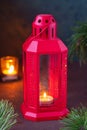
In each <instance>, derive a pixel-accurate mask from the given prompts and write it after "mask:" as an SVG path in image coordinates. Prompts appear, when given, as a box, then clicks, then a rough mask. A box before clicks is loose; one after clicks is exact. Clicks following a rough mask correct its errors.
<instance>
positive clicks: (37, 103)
mask: <svg viewBox="0 0 87 130" xmlns="http://www.w3.org/2000/svg"><path fill="white" fill-rule="evenodd" d="M32 26H33V33H32V36H30V37H29V38H28V39H27V40H26V41H25V43H24V45H23V67H24V74H23V76H24V102H23V104H22V113H23V115H24V117H25V118H26V119H29V120H53V119H59V118H61V117H63V116H65V115H66V114H67V113H68V109H67V108H66V97H67V52H68V50H67V47H66V46H65V45H64V43H63V42H62V41H61V40H60V39H59V38H57V37H56V22H55V19H54V18H53V16H52V15H49V14H45V15H44V14H43V15H38V16H37V17H36V19H35V21H34V22H33V24H32Z"/></svg>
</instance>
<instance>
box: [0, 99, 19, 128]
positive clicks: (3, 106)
mask: <svg viewBox="0 0 87 130" xmlns="http://www.w3.org/2000/svg"><path fill="white" fill-rule="evenodd" d="M17 116H18V115H17V113H15V112H14V107H13V105H12V103H10V102H9V101H8V100H3V99H2V100H1V101H0V130H10V128H11V127H12V126H13V125H14V124H15V123H16V122H17V120H16V117H17Z"/></svg>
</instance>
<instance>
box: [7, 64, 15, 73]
mask: <svg viewBox="0 0 87 130" xmlns="http://www.w3.org/2000/svg"><path fill="white" fill-rule="evenodd" d="M13 71H14V66H13V65H11V66H10V68H9V70H8V72H9V73H10V74H11V73H12V72H13Z"/></svg>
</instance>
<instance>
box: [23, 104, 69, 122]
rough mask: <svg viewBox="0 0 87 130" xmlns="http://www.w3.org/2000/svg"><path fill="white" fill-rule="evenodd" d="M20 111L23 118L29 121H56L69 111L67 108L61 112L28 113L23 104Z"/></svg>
mask: <svg viewBox="0 0 87 130" xmlns="http://www.w3.org/2000/svg"><path fill="white" fill-rule="evenodd" d="M21 110H22V113H23V116H24V118H25V119H27V120H31V121H45V120H58V119H62V118H63V117H65V116H66V115H67V114H68V113H69V110H68V109H67V108H65V109H63V110H62V111H51V112H40V113H39V112H38V113H35V112H31V111H28V109H27V108H26V107H25V105H24V104H22V107H21Z"/></svg>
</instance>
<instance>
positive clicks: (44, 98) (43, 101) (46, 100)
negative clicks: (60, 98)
mask: <svg viewBox="0 0 87 130" xmlns="http://www.w3.org/2000/svg"><path fill="white" fill-rule="evenodd" d="M52 103H53V97H52V96H50V95H47V93H46V92H44V93H43V95H41V96H40V105H50V104H52Z"/></svg>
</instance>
